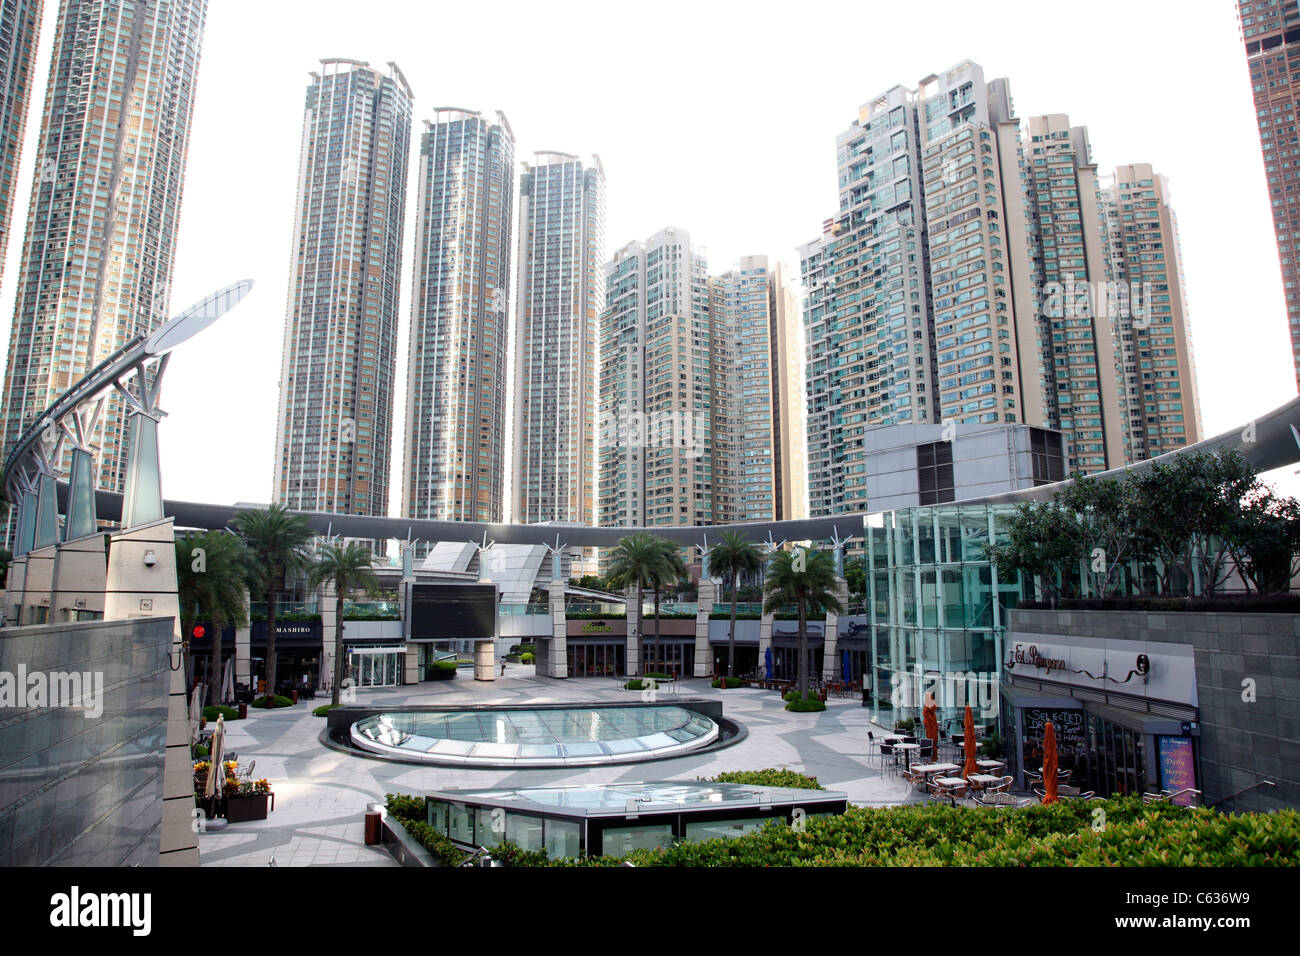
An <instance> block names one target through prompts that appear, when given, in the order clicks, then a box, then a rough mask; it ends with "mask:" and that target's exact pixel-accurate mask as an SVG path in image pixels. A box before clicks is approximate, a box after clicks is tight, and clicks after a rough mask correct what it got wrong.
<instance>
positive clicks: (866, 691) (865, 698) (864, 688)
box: [862, 684, 871, 707]
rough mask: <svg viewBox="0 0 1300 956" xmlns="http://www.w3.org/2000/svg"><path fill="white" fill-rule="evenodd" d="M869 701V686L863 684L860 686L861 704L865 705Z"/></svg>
mask: <svg viewBox="0 0 1300 956" xmlns="http://www.w3.org/2000/svg"><path fill="white" fill-rule="evenodd" d="M870 702H871V688H870V687H867V686H866V685H865V684H864V685H863V686H862V706H863V707H866V706H867V704H869V703H870Z"/></svg>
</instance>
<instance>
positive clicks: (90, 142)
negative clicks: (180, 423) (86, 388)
mask: <svg viewBox="0 0 1300 956" xmlns="http://www.w3.org/2000/svg"><path fill="white" fill-rule="evenodd" d="M206 13H207V2H206V0H138V2H135V3H121V2H109V0H63V2H62V4H61V5H60V8H59V18H58V23H57V27H56V32H55V37H54V46H53V54H52V60H51V65H50V76H49V83H48V85H47V88H46V94H45V109H44V114H43V119H42V125H41V136H40V143H39V146H38V148H37V153H36V157H35V164H34V165H35V170H36V174H35V181H34V183H33V187H32V198H31V204H30V207H29V212H28V219H27V235H26V240H25V242H24V246H23V257H22V271H21V273H20V274H19V275H18V283H19V288H18V298H17V306H16V310H15V315H14V323H13V330H12V333H11V336H10V340H9V365H8V368H7V370H6V374H5V385H4V411H3V427H4V435H3V439H2V440H3V444H4V445H6V446H7V445H9V444H11V443H12V442H14V441H15V440H16V439H17V438H18V437H19V435H20V434H21V433H22V431H23V429H24V428H25V427H26V426H27V424H29V422H30V420H31V418H32V417H33V416H34V415H36V414H37V413H39V412H40V411H41V410H43V409H44V408H45V407H46V406H47V405H49V404H50V402H51V401H53V400H54V398H55V397H56V396H58V395H60V394H62V393H63V392H64V391H65V390H66V389H67V388H68V387H69V386H70V385H72V383H74V382H75V381H77V380H78V379H80V378H81V377H82V376H83V375H85V373H86V372H87V371H88V370H89V369H91V368H93V367H94V366H95V365H98V364H99V363H100V362H101V361H103V359H105V358H106V357H107V356H108V355H110V354H111V353H112V352H114V351H116V350H117V349H118V348H119V347H121V346H122V345H124V344H125V343H126V342H127V341H128V340H130V339H131V338H132V337H133V336H135V335H137V334H141V333H146V332H149V331H152V330H153V329H155V328H157V327H158V326H159V325H161V324H162V323H163V322H164V321H165V320H166V319H167V318H168V314H169V313H168V309H169V306H170V299H171V294H170V283H171V273H172V264H173V261H174V259H175V252H176V228H177V223H178V219H179V216H180V206H181V193H182V187H183V185H184V179H185V158H186V151H187V149H188V146H189V136H190V121H191V114H192V111H193V106H194V93H195V82H196V79H197V74H198V67H199V51H200V46H201V43H202V37H203V25H204V18H205V16H206ZM123 426H124V416H123V413H122V406H121V402H120V401H119V400H118V399H117V398H116V397H114V398H112V399H110V401H109V403H108V405H107V406H106V408H105V411H104V414H103V415H102V417H101V419H100V422H99V428H98V431H97V432H96V435H95V437H94V440H95V443H96V444H97V445H98V447H99V449H100V452H99V455H98V456H97V470H98V485H99V487H101V488H107V489H112V490H121V488H122V484H123V481H124V477H125V465H126V461H125V459H126V441H125V440H124V439H125V435H124V431H125V429H124V427H123Z"/></svg>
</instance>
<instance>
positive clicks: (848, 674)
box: [840, 651, 853, 681]
mask: <svg viewBox="0 0 1300 956" xmlns="http://www.w3.org/2000/svg"><path fill="white" fill-rule="evenodd" d="M840 675H841V676H842V677H843V678H844V680H846V681H849V680H852V679H853V662H852V661H851V660H850V659H849V652H848V651H845V652H844V653H843V654H842V655H840Z"/></svg>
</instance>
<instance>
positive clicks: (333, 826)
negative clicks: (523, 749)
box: [199, 665, 924, 866]
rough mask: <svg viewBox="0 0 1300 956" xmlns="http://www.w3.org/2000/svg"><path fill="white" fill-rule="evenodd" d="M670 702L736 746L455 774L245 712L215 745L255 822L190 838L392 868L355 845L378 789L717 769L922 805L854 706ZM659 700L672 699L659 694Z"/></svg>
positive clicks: (699, 686)
mask: <svg viewBox="0 0 1300 956" xmlns="http://www.w3.org/2000/svg"><path fill="white" fill-rule="evenodd" d="M680 694H681V695H682V696H691V697H713V696H717V695H722V696H724V700H725V704H724V707H725V709H724V713H725V714H726V715H727V716H728V717H730V718H732V719H734V720H737V721H739V722H741V723H743V724H744V725H745V726H746V727H747V728H748V730H749V736H748V737H747V738H746V739H745V740H744V741H742V742H741V743H739V744H736V745H734V746H731V747H727V748H725V749H723V750H719V751H716V752H713V753H704V754H696V755H687V756H684V757H678V758H675V759H671V760H659V761H654V762H650V763H641V764H619V765H612V766H608V767H574V768H557V769H550V770H513V769H498V770H487V769H465V768H457V767H417V766H413V765H406V764H398V763H390V762H386V761H380V760H371V759H367V758H365V757H359V756H355V757H354V756H350V755H348V754H343V753H339V752H337V751H334V750H330V749H328V748H326V747H325V746H323V745H322V744H321V742H320V739H319V738H320V733H321V731H322V730H323V729H324V726H325V721H324V719H323V718H320V717H313V716H312V713H311V711H312V708H313V707H315V706H317V705H318V704H320V703H323V702H324V703H328V701H321V700H316V701H304V702H303V703H300V704H298V705H297V706H295V707H291V708H285V709H283V710H275V711H271V712H269V713H267V712H265V711H250V713H249V717H248V719H247V720H239V721H232V722H231V723H230V724H228V725H227V726H228V728H229V736H228V744H227V747H228V749H229V750H233V751H235V752H236V753H238V755H239V759H240V761H241V762H244V763H247V762H248V761H252V760H255V761H257V765H256V768H255V770H254V776H257V777H266V778H268V779H269V780H270V781H271V785H272V788H273V789H274V791H275V809H274V810H273V811H272V813H271V814H270V816H269V817H268V819H266V820H265V821H255V822H251V823H237V824H232V825H230V826H229V827H228V828H226V829H225V830H222V831H220V832H204V833H202V834H201V835H200V840H199V852H200V859H201V864H202V865H203V866H267V865H269V864H270V862H271V861H272V859H274V862H275V865H276V866H393V865H395V863H394V861H393V860H392V859H391V858H390V857H389V856H388V854H387V853H385V852H383V851H382V850H378V849H376V848H373V847H368V846H366V845H365V843H364V840H363V814H364V812H365V807H366V804H368V803H372V802H383V799H384V794H386V793H390V792H401V793H422V792H424V791H426V790H433V789H447V788H470V787H494V786H511V787H527V786H552V785H574V784H590V783H613V782H628V781H645V780H693V779H695V778H697V777H710V776H713V775H715V774H718V773H721V772H722V771H725V770H759V769H763V768H767V767H777V768H782V769H788V770H796V771H798V772H800V773H806V774H809V775H811V776H814V777H816V778H817V779H818V780H819V781H820V782H821V784H822V786H824V787H827V788H828V789H832V790H840V791H843V792H846V793H847V794H848V795H849V799H850V800H851V801H853V802H854V803H862V804H873V805H878V804H895V803H908V802H913V801H917V800H922V799H924V798H923V797H922V796H921V795H919V794H917V793H914V792H913V791H912V790H911V789H910V788H909V786H908V785H907V784H906V783H904V782H903V781H901V780H900V779H899V778H898V777H897V776H895V775H892V774H882V773H881V771H880V768H879V765H878V763H877V761H876V760H875V759H869V758H868V756H867V746H868V741H867V732H868V731H871V732H874V733H875V735H876V736H877V737H879V736H880V735H881V734H882V733H884V731H883V730H882V728H880V727H879V726H877V725H875V724H872V723H871V722H870V721H869V719H868V711H867V710H866V709H865V708H864V707H862V706H861V701H860V700H850V699H843V700H837V699H835V698H832V699H831V700H829V701H828V702H827V709H826V710H825V711H824V712H822V713H817V714H792V713H788V712H787V711H786V710H785V709H784V706H783V702H782V701H781V699H780V697H779V696H778V695H777V694H776V693H775V692H774V691H761V690H755V689H750V688H741V689H736V690H729V691H725V692H724V691H718V690H714V689H713V688H712V687H710V686H709V682H708V681H707V680H689V681H684V682H683V686H682V688H681V690H680ZM630 696H632V692H628V691H624V690H621V689H620V688H619V687H618V684H617V682H616V681H614V680H613V679H611V678H580V679H571V680H555V679H551V678H541V677H537V676H536V674H535V673H534V670H533V668H532V666H531V665H509V666H508V667H507V670H506V675H505V677H504V678H502V677H498V678H497V680H495V681H493V682H490V683H488V682H482V683H480V682H475V681H474V680H472V679H470V678H469V675H468V673H467V672H464V671H462V673H461V675H460V676H459V677H458V678H457V679H456V680H454V681H444V682H436V683H425V684H417V685H414V686H409V687H398V688H384V689H373V690H359V691H358V692H357V698H358V701H359V702H362V703H366V704H371V703H383V704H528V703H541V702H577V703H581V702H584V701H591V700H628V699H629V697H630ZM660 699H661V700H671V699H672V694H671V693H668V692H664V691H661V692H660Z"/></svg>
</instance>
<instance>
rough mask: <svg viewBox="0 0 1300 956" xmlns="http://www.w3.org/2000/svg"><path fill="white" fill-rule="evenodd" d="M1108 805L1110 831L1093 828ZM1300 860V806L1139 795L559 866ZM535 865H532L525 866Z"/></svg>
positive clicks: (859, 821)
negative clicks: (1238, 805)
mask: <svg viewBox="0 0 1300 956" xmlns="http://www.w3.org/2000/svg"><path fill="white" fill-rule="evenodd" d="M1098 809H1101V810H1103V811H1105V814H1106V826H1105V828H1104V829H1103V830H1102V831H1101V832H1096V831H1094V830H1093V828H1092V823H1093V820H1094V817H1093V814H1094V813H1095V812H1096V811H1097V810H1098ZM623 860H628V861H630V862H632V863H635V864H636V865H637V866H713V867H716V866H752V867H759V866H1200V867H1211V866H1214V867H1220V866H1295V865H1297V862H1298V861H1300V812H1298V811H1296V810H1292V809H1286V810H1279V811H1277V812H1275V813H1267V814H1249V813H1248V814H1239V815H1234V816H1229V815H1225V814H1220V813H1218V812H1217V811H1215V810H1205V809H1195V810H1185V809H1182V808H1180V807H1176V806H1173V805H1172V804H1146V805H1144V804H1143V803H1142V801H1141V798H1140V797H1112V798H1111V799H1110V800H1067V801H1063V802H1061V803H1058V804H1053V805H1052V806H1049V807H1043V806H1038V805H1035V806H1031V807H1027V808H1025V809H1024V810H1015V809H1007V810H989V809H987V808H983V807H954V806H949V805H947V804H939V803H929V804H909V805H904V806H895V807H850V808H849V809H848V810H847V811H846V812H845V813H842V814H836V815H833V816H809V817H808V818H807V820H806V821H805V827H804V829H803V832H797V831H795V830H793V829H792V828H791V827H789V826H784V825H769V826H766V827H764V828H763V829H761V830H759V831H757V832H756V833H751V834H747V835H745V836H742V837H734V838H730V839H726V838H724V839H717V840H706V841H701V842H696V843H681V844H678V845H676V846H673V847H668V848H665V849H661V850H637V851H634V852H633V853H630V854H628V855H627V856H626V857H623V858H622V859H610V858H608V857H594V858H591V859H587V860H555V861H549V862H548V865H551V866H584V865H585V866H617V865H618V864H619V863H620V862H622V861H623ZM524 865H526V864H524Z"/></svg>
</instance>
